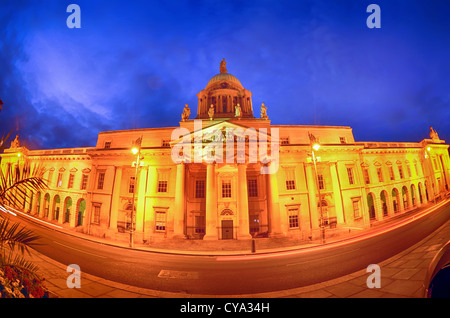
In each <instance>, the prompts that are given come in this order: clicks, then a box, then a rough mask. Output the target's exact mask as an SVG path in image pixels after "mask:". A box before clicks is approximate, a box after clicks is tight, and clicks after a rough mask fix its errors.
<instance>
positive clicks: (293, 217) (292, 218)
mask: <svg viewBox="0 0 450 318" xmlns="http://www.w3.org/2000/svg"><path fill="white" fill-rule="evenodd" d="M288 216H289V228H290V229H298V228H299V222H298V219H299V218H298V207H291V208H289V209H288Z"/></svg>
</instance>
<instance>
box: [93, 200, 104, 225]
mask: <svg viewBox="0 0 450 318" xmlns="http://www.w3.org/2000/svg"><path fill="white" fill-rule="evenodd" d="M92 205H93V206H94V214H93V215H92V218H93V219H92V223H95V224H100V213H101V207H102V204H101V203H92Z"/></svg>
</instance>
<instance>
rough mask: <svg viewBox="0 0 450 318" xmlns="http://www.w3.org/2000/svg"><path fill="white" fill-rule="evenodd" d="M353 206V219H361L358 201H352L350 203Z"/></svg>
mask: <svg viewBox="0 0 450 318" xmlns="http://www.w3.org/2000/svg"><path fill="white" fill-rule="evenodd" d="M352 204H353V216H354V218H355V219H357V218H360V217H361V211H360V209H359V200H353V201H352Z"/></svg>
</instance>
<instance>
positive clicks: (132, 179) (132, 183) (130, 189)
mask: <svg viewBox="0 0 450 318" xmlns="http://www.w3.org/2000/svg"><path fill="white" fill-rule="evenodd" d="M135 183H136V178H135V177H130V185H129V186H128V193H134V189H135Z"/></svg>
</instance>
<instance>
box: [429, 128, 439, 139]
mask: <svg viewBox="0 0 450 318" xmlns="http://www.w3.org/2000/svg"><path fill="white" fill-rule="evenodd" d="M430 138H431V139H432V140H439V135H438V133H437V132H436V130H434V129H433V127H431V126H430Z"/></svg>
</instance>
